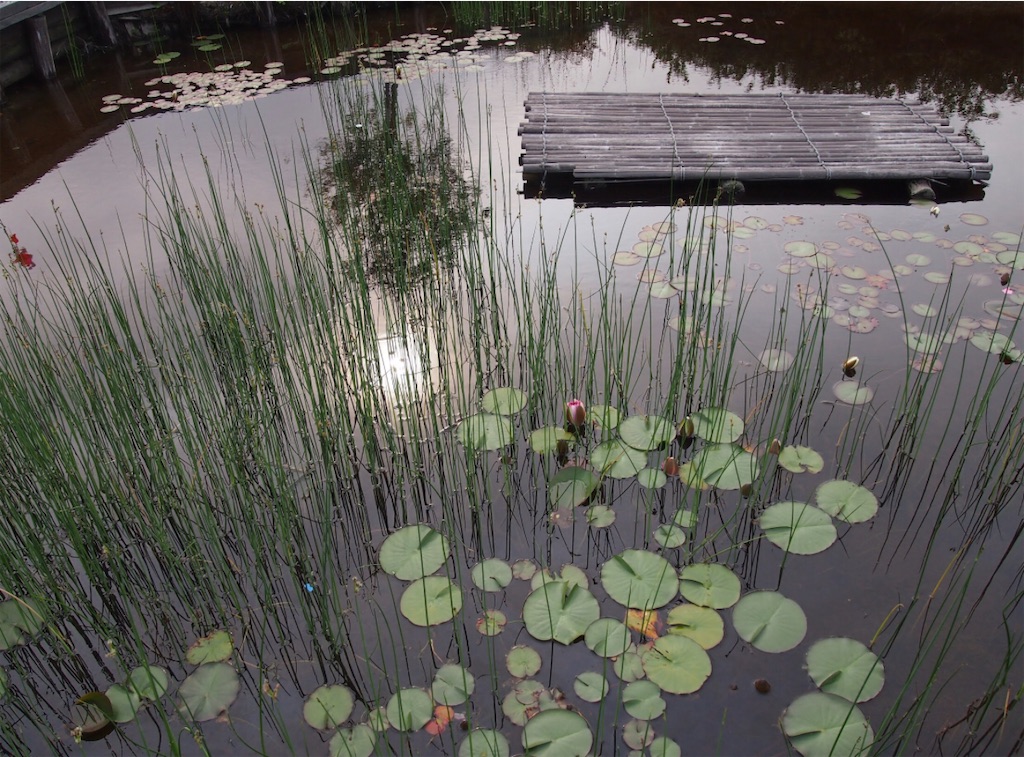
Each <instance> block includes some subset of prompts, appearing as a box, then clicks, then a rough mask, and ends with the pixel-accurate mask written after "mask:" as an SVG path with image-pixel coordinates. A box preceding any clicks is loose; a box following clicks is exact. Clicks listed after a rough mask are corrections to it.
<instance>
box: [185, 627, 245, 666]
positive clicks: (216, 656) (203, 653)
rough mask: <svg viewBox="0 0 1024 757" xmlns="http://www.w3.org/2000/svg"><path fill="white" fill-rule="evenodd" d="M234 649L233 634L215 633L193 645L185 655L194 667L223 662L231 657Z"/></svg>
mask: <svg viewBox="0 0 1024 757" xmlns="http://www.w3.org/2000/svg"><path fill="white" fill-rule="evenodd" d="M234 648H235V644H234V642H233V641H232V640H231V634H229V633H228V632H227V631H214V632H213V633H211V634H209V635H207V636H204V637H203V638H201V639H199V640H197V641H196V642H195V643H194V644H192V646H191V647H189V648H188V652H187V653H186V654H185V659H186V660H188V661H189V663H191V664H192V665H203V664H205V663H209V662H223V661H224V660H226V659H228V658H229V657H230V656H231V652H232V651H233V650H234Z"/></svg>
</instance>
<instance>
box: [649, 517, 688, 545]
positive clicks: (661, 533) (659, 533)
mask: <svg viewBox="0 0 1024 757" xmlns="http://www.w3.org/2000/svg"><path fill="white" fill-rule="evenodd" d="M654 540H655V541H656V542H658V544H660V545H661V546H662V547H664V548H665V549H675V548H676V547H681V546H683V545H684V544H686V529H685V528H683V527H682V526H680V525H679V524H678V523H666V524H664V525H661V526H658V527H657V528H656V529H654Z"/></svg>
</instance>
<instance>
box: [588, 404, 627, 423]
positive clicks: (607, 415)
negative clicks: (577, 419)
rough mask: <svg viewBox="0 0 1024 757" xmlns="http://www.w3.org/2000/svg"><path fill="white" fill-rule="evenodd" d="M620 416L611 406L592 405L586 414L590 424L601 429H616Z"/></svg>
mask: <svg viewBox="0 0 1024 757" xmlns="http://www.w3.org/2000/svg"><path fill="white" fill-rule="evenodd" d="M620 417H621V414H620V413H619V411H618V410H617V409H616V408H614V407H612V406H611V405H594V406H593V407H592V408H590V411H589V412H588V413H587V418H589V419H590V421H591V423H594V424H596V425H597V426H599V427H601V428H618V427H619V418H620Z"/></svg>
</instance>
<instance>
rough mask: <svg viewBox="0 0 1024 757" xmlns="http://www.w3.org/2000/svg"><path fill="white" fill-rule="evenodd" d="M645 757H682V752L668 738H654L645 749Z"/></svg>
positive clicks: (677, 745)
mask: <svg viewBox="0 0 1024 757" xmlns="http://www.w3.org/2000/svg"><path fill="white" fill-rule="evenodd" d="M647 755H648V757H683V750H682V749H681V748H680V747H679V744H677V743H676V742H674V741H673V740H672V739H670V738H669V737H668V736H655V737H654V740H653V741H652V742H651V743H650V746H648V747H647Z"/></svg>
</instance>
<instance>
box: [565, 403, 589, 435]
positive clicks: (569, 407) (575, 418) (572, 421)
mask: <svg viewBox="0 0 1024 757" xmlns="http://www.w3.org/2000/svg"><path fill="white" fill-rule="evenodd" d="M586 421H587V408H586V407H584V405H583V403H582V402H580V401H579V400H569V401H568V402H567V403H565V422H566V423H567V424H568V425H569V427H570V428H572V429H573V430H574V431H579V430H580V429H582V428H583V424H584V423H586Z"/></svg>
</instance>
